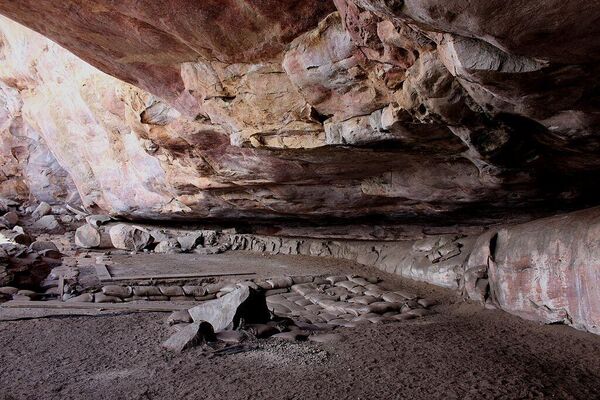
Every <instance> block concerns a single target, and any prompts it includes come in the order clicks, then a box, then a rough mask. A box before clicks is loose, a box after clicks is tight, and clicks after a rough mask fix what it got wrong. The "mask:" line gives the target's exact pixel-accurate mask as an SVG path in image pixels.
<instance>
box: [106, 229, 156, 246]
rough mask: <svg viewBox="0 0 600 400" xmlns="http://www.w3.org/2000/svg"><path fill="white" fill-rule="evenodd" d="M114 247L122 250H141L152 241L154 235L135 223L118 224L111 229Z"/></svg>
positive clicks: (110, 233)
mask: <svg viewBox="0 0 600 400" xmlns="http://www.w3.org/2000/svg"><path fill="white" fill-rule="evenodd" d="M109 235H110V240H111V242H112V244H113V246H114V247H116V248H117V249H122V250H133V251H139V250H142V249H144V248H145V247H147V246H148V245H149V244H150V243H152V236H150V233H148V231H146V230H145V229H143V228H140V227H137V226H135V225H126V224H117V225H115V226H112V227H111V228H110V230H109Z"/></svg>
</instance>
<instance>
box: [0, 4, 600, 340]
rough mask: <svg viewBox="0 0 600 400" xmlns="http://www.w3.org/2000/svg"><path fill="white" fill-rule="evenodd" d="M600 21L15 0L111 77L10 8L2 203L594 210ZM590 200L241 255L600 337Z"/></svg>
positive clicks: (120, 209) (485, 12) (258, 246)
mask: <svg viewBox="0 0 600 400" xmlns="http://www.w3.org/2000/svg"><path fill="white" fill-rule="evenodd" d="M599 12H600V4H599V3H598V1H587V2H584V1H574V0H573V1H558V0H549V1H541V0H533V1H532V0H528V1H526V0H510V1H502V2H500V1H499V0H490V1H485V2H484V1H480V2H470V1H467V0H449V1H441V0H406V1H387V0H332V1H320V0H308V1H293V0H286V1H275V0H265V1H250V0H236V1H232V0H227V1H216V0H211V1H203V2H197V1H191V0H171V1H167V2H155V1H150V0H141V1H131V0H127V1H122V2H113V1H109V0H85V1H83V0H78V1H72V2H56V1H50V0H36V1H34V0H22V1H10V0H0V13H1V14H3V15H5V16H7V17H9V18H12V19H13V20H15V21H19V22H21V23H23V24H25V25H26V26H29V27H31V28H33V29H34V30H36V31H38V32H40V33H42V34H44V35H46V36H47V37H49V38H50V39H53V40H55V41H56V42H57V43H59V44H61V45H62V46H64V47H65V48H66V49H67V50H71V51H72V52H73V53H75V54H76V55H78V56H80V57H81V58H83V59H84V60H86V61H88V62H90V63H91V64H92V65H94V66H95V67H97V68H99V70H98V69H96V68H95V67H92V66H90V65H89V64H86V63H85V62H83V61H81V59H79V58H77V57H76V56H75V55H73V54H71V53H69V52H68V51H67V50H65V48H62V47H60V46H59V45H57V44H55V43H53V42H51V41H49V40H48V39H46V38H44V37H42V36H40V35H38V34H35V33H33V32H32V31H29V30H28V29H26V28H24V27H22V26H20V25H18V24H16V23H15V22H12V21H11V20H9V19H6V18H2V19H0V138H1V139H2V140H1V141H0V143H1V144H0V161H1V164H0V184H1V187H0V196H2V197H7V198H11V199H15V200H23V199H26V198H28V197H35V198H37V199H38V200H44V199H45V200H47V201H48V202H55V201H64V200H69V199H71V198H73V196H72V195H71V193H72V192H73V187H76V189H77V192H78V194H79V195H80V197H81V200H82V203H83V205H84V207H86V208H87V209H88V210H89V211H93V212H98V213H109V214H112V215H116V216H125V217H129V218H149V219H177V218H179V219H182V220H192V219H202V218H230V219H235V220H243V219H244V218H245V219H251V218H252V219H254V220H257V219H269V220H273V219H276V218H279V219H282V220H287V219H290V218H294V219H299V218H302V219H306V220H309V221H320V222H327V221H321V220H323V219H325V218H347V221H348V220H351V221H352V223H353V224H361V223H363V222H364V221H367V222H369V223H372V222H373V221H376V220H377V218H382V219H386V220H387V221H396V222H398V221H400V222H407V221H412V222H415V223H421V224H423V225H428V224H432V225H433V224H436V225H453V224H455V223H461V224H465V225H468V224H478V225H488V224H489V223H491V222H498V221H503V222H506V221H507V220H510V219H515V220H518V219H528V218H531V217H533V216H539V215H544V214H547V213H549V212H550V211H564V210H566V209H575V208H583V207H584V206H596V205H598V204H599V200H600V198H599V197H598V191H597V190H596V186H597V181H598V178H600V157H598V155H599V154H600V129H599V128H600V64H599V57H600V56H599V55H598V54H600V52H599V50H600V39H599V38H600V35H599V33H600V32H599V30H600V28H599V26H600V24H598V18H597V15H598V13H599ZM232 27H235V29H232ZM100 70H102V71H104V72H101V71H100ZM106 73H108V74H110V75H107V74H106ZM119 79H120V80H119ZM590 212H591V213H592V214H593V215H590V216H589V217H588V218H582V217H580V216H576V217H573V216H569V217H564V218H565V220H564V221H563V222H564V223H565V226H562V225H560V224H561V222H560V221H559V222H557V221H558V220H553V219H551V220H544V221H541V222H535V223H532V224H531V225H528V224H526V225H521V226H516V227H509V228H506V229H500V230H499V231H498V234H497V235H496V234H495V232H496V230H497V229H495V230H493V231H489V232H486V233H484V234H483V235H481V236H479V237H477V236H476V235H469V236H467V235H455V234H453V235H441V236H439V237H436V238H435V239H431V238H426V239H423V240H420V241H418V242H415V241H412V242H411V241H405V242H394V243H391V242H390V243H387V242H382V243H380V244H373V243H364V242H357V243H356V244H353V245H352V246H349V245H348V244H347V243H345V242H344V243H342V244H340V243H341V242H336V241H333V242H332V243H328V241H327V240H312V241H311V240H305V241H298V240H295V239H294V240H292V239H289V240H288V239H281V238H279V239H273V240H272V239H269V240H262V239H261V240H258V239H252V238H248V237H239V238H238V239H237V240H238V242H235V243H233V245H234V246H237V247H238V248H247V249H252V250H255V251H272V252H283V253H285V252H289V253H294V252H296V253H301V254H317V255H330V256H336V257H348V258H352V259H356V260H359V262H363V263H366V264H372V265H377V266H378V267H379V268H382V269H384V270H386V271H389V272H395V273H398V274H401V275H404V276H409V277H412V278H415V279H421V280H425V281H429V282H433V283H436V284H440V285H442V286H446V287H450V288H455V289H460V290H462V291H463V292H464V293H465V294H466V295H467V296H468V297H470V298H472V299H475V300H478V301H482V302H487V303H489V304H495V305H497V306H499V307H501V308H503V309H506V310H508V311H510V312H514V313H518V314H520V315H523V316H525V317H527V318H534V319H539V320H542V321H546V322H553V321H563V322H567V323H570V324H573V325H574V326H577V327H582V328H585V329H588V330H590V331H593V332H597V331H598V328H597V327H598V315H597V313H596V312H595V311H592V310H595V309H596V308H597V307H598V299H597V293H598V291H597V290H596V291H594V290H592V288H596V287H598V285H597V283H598V275H597V274H596V273H595V272H594V270H593V268H594V267H595V260H597V259H599V258H600V255H599V254H596V253H597V249H596V246H595V245H593V244H591V243H590V242H591V238H592V237H593V234H594V229H596V227H595V225H596V217H595V216H594V215H596V214H594V213H596V212H597V211H590ZM363 218H364V219H363ZM561 221H562V220H561ZM559 225H560V226H559ZM555 226H556V229H554V228H553V227H555ZM432 240H433V241H432ZM586 244H589V245H586Z"/></svg>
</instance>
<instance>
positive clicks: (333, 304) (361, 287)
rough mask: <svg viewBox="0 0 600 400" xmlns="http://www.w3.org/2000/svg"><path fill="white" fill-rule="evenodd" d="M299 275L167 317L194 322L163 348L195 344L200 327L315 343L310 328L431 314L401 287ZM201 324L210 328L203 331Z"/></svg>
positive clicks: (227, 334)
mask: <svg viewBox="0 0 600 400" xmlns="http://www.w3.org/2000/svg"><path fill="white" fill-rule="evenodd" d="M303 278H304V279H303V280H304V282H296V283H294V280H293V278H291V277H280V278H276V279H269V280H267V281H265V282H264V283H265V284H268V285H269V287H270V288H269V289H267V290H264V289H262V288H261V287H260V286H259V285H258V283H260V282H250V281H245V282H240V283H238V284H237V285H236V286H235V287H234V288H233V289H232V290H231V291H229V292H227V293H226V294H224V295H222V296H221V297H219V298H218V299H216V300H212V301H205V302H204V303H202V304H200V305H198V306H195V307H193V308H191V309H190V310H189V311H177V312H175V313H173V314H172V315H171V316H170V317H169V319H168V320H167V322H168V323H169V324H170V325H174V324H188V323H192V322H193V324H196V325H194V327H193V328H187V326H186V328H184V329H180V330H178V332H177V333H176V334H175V335H174V336H173V338H171V339H169V341H167V342H166V343H165V347H167V348H170V349H171V350H176V351H181V350H183V349H184V348H186V346H184V345H183V344H182V343H183V342H185V343H192V342H194V343H196V342H197V336H195V334H194V333H197V332H200V331H202V332H204V333H206V332H210V337H211V338H215V339H218V340H222V341H227V342H233V343H237V342H241V341H242V340H244V339H245V338H247V337H248V336H252V337H256V338H266V337H271V336H273V337H277V338H280V339H285V340H308V339H310V340H315V341H319V340H325V339H324V338H322V337H320V336H314V334H315V332H322V331H323V330H328V329H333V328H335V327H348V328H351V327H357V326H360V325H361V324H372V323H373V324H377V323H385V322H397V321H403V320H408V319H413V318H417V317H424V316H426V315H431V314H434V313H435V312H434V311H433V310H431V309H430V308H431V307H432V306H434V305H435V304H436V302H435V301H433V300H429V299H422V298H418V297H417V296H416V295H414V294H412V293H410V292H408V291H406V290H393V291H390V290H386V289H384V288H383V287H382V286H381V285H379V284H378V281H377V279H372V278H371V279H370V278H363V277H359V276H354V275H351V276H329V277H326V278H321V277H315V278H311V277H303ZM206 323H208V324H209V325H210V327H211V328H212V329H206V328H207V326H206V325H203V324H206ZM213 333H216V335H213ZM313 336H314V337H313ZM192 339H193V340H192ZM205 339H206V336H205Z"/></svg>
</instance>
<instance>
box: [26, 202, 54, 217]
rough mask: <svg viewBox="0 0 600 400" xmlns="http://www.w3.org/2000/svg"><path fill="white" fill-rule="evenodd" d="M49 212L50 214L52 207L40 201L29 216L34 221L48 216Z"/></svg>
mask: <svg viewBox="0 0 600 400" xmlns="http://www.w3.org/2000/svg"><path fill="white" fill-rule="evenodd" d="M50 212H52V207H51V206H50V204H48V203H46V202H45V201H42V202H41V203H40V204H39V205H38V206H37V207H36V208H35V210H33V212H32V213H31V216H32V217H33V218H34V219H40V218H41V217H43V216H45V215H48V214H50Z"/></svg>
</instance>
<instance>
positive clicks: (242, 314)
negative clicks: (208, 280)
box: [189, 286, 270, 332]
mask: <svg viewBox="0 0 600 400" xmlns="http://www.w3.org/2000/svg"><path fill="white" fill-rule="evenodd" d="M189 311H190V315H191V316H192V318H193V319H194V321H196V322H199V321H207V322H209V323H210V324H211V325H212V326H213V327H214V329H215V331H216V332H220V331H223V330H225V329H237V328H238V327H239V326H240V323H241V322H242V320H243V322H245V323H248V324H253V323H255V324H261V323H265V322H267V321H269V319H270V313H269V309H268V308H267V302H266V300H265V296H264V295H263V294H262V293H260V292H258V291H255V290H254V289H250V288H249V287H247V286H244V287H241V288H238V289H235V290H234V291H232V292H230V293H227V294H226V295H224V296H222V297H220V298H218V299H216V300H211V301H207V302H204V303H202V304H200V305H198V306H196V307H194V308H192V309H190V310H189Z"/></svg>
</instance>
